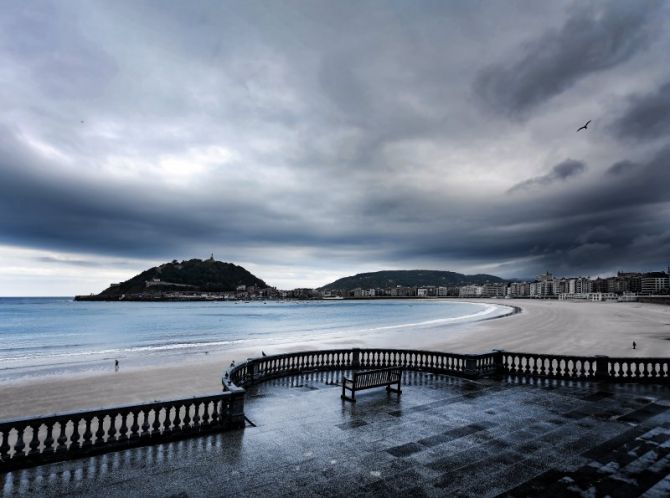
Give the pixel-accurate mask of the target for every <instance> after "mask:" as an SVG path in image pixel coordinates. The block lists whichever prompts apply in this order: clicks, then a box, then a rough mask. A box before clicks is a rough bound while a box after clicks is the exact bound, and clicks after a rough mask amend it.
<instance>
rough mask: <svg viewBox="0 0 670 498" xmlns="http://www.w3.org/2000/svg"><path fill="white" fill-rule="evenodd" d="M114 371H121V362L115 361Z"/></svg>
mask: <svg viewBox="0 0 670 498" xmlns="http://www.w3.org/2000/svg"><path fill="white" fill-rule="evenodd" d="M114 371H115V372H118V371H119V360H114Z"/></svg>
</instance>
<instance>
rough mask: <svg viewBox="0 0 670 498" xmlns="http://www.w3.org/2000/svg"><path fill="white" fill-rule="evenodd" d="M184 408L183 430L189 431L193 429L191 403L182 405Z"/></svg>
mask: <svg viewBox="0 0 670 498" xmlns="http://www.w3.org/2000/svg"><path fill="white" fill-rule="evenodd" d="M182 406H183V407H184V417H183V418H182V422H183V424H182V429H183V430H184V431H188V430H190V429H191V404H190V403H184V404H183V405H182Z"/></svg>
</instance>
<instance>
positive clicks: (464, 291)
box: [458, 285, 483, 297]
mask: <svg viewBox="0 0 670 498" xmlns="http://www.w3.org/2000/svg"><path fill="white" fill-rule="evenodd" d="M482 293H483V288H482V286H481V285H464V286H463V287H461V289H460V292H459V294H458V295H459V296H460V297H482Z"/></svg>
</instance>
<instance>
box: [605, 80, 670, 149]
mask: <svg viewBox="0 0 670 498" xmlns="http://www.w3.org/2000/svg"><path fill="white" fill-rule="evenodd" d="M611 130H612V132H613V133H614V135H615V136H617V137H619V138H626V139H632V140H648V139H655V138H661V137H665V138H667V137H669V136H670V81H669V82H667V83H665V84H663V85H661V86H660V87H659V88H658V89H656V90H655V91H653V92H650V93H647V94H644V95H635V96H633V97H631V98H629V99H628V102H627V106H626V109H625V110H624V112H623V113H622V114H621V116H619V117H618V118H617V119H616V120H615V121H614V123H613V124H612V125H611Z"/></svg>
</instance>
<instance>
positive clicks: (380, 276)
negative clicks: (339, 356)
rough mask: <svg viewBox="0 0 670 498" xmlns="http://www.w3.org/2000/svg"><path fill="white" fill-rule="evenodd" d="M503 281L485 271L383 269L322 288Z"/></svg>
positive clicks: (348, 288)
mask: <svg viewBox="0 0 670 498" xmlns="http://www.w3.org/2000/svg"><path fill="white" fill-rule="evenodd" d="M487 282H488V283H502V282H505V280H504V279H502V278H500V277H496V276H495V275H487V274H485V273H481V274H477V275H464V274H462V273H456V272H453V271H442V270H382V271H376V272H371V273H359V274H357V275H353V276H350V277H344V278H340V279H338V280H335V281H334V282H332V283H330V284H327V285H324V286H323V287H321V288H320V290H333V289H345V290H351V289H356V288H358V287H361V288H364V289H373V288H374V289H376V288H385V287H396V286H398V285H400V286H403V287H417V286H422V285H435V286H445V287H446V286H455V285H470V284H474V285H481V284H484V283H487Z"/></svg>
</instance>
